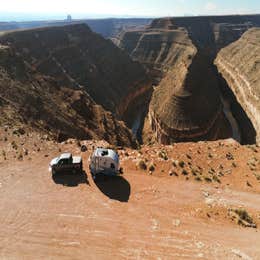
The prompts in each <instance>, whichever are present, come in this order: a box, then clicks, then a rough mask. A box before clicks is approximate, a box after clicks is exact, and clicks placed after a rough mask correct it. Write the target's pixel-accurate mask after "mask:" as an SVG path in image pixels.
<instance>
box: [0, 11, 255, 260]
mask: <svg viewBox="0 0 260 260" xmlns="http://www.w3.org/2000/svg"><path fill="white" fill-rule="evenodd" d="M259 18H260V15H252V16H217V17H183V18H177V17H175V18H162V19H155V20H153V21H152V23H151V24H150V25H149V26H146V27H144V26H143V25H142V26H141V27H142V28H140V27H138V28H137V27H136V26H134V27H135V28H131V29H129V26H126V27H124V28H123V29H124V30H123V32H121V33H120V34H118V35H116V34H117V32H118V31H120V30H121V29H120V28H121V25H120V26H119V27H117V26H116V27H113V28H114V29H112V31H110V29H109V30H108V29H107V28H110V24H109V22H108V24H107V25H104V26H103V27H102V26H101V25H100V26H101V29H100V30H101V31H102V30H103V32H102V35H103V36H105V37H106V38H107V39H105V38H104V37H103V36H102V35H100V34H98V33H97V32H93V31H92V30H91V29H90V27H88V26H87V25H86V24H85V23H83V24H78V23H72V24H67V23H66V24H63V25H66V26H54V27H53V26H52V27H48V26H47V27H44V28H33V29H31V28H30V29H28V28H26V29H25V28H23V29H21V28H20V29H19V30H14V31H0V148H1V150H0V195H1V196H0V223H1V224H0V239H1V244H0V258H3V259H21V258H25V259H46V258H50V259H53V258H57V259H60V258H61V259H63V258H64V259H72V258H73V259H259V256H260V247H259V241H260V236H259V225H260V196H259V194H260V185H259V184H260V147H259V145H258V144H259V136H260V135H259V130H260V129H259V109H260V107H259V98H260V92H259V89H260V88H259V83H260V81H259V79H260V77H259V76H260V75H259V72H260V68H259V62H260V57H259V48H260V29H259V28H257V27H259V24H260V21H259ZM93 22H94V21H93ZM103 22H104V23H105V21H102V22H100V23H101V24H102V23H103ZM49 25H50V24H49ZM55 25H57V24H55ZM59 25H62V23H61V24H59ZM113 26H114V25H113ZM40 27H41V25H40ZM131 27H132V26H131ZM0 28H1V24H0ZM102 28H103V29H102ZM115 28H116V29H115ZM96 30H97V29H96ZM105 34H106V35H105ZM116 44H117V45H118V46H119V47H120V48H118V47H117V46H116ZM220 139H221V140H220ZM257 143H258V144H257ZM242 144H243V145H242ZM97 147H104V148H112V149H114V150H116V151H117V153H118V155H119V158H120V167H121V169H120V172H121V173H122V174H120V175H118V176H113V177H112V176H102V175H100V176H97V178H96V179H93V178H92V175H91V172H90V170H89V158H90V156H91V155H92V153H93V150H95V149H96V148H97ZM65 152H71V153H73V155H76V156H81V157H82V162H83V172H82V173H79V174H73V173H71V172H68V173H66V172H64V173H61V174H60V175H56V176H52V175H51V173H50V172H48V166H49V163H50V161H51V160H52V158H55V157H57V156H59V155H60V154H61V153H65Z"/></svg>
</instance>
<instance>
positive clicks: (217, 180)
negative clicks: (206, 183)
mask: <svg viewBox="0 0 260 260" xmlns="http://www.w3.org/2000/svg"><path fill="white" fill-rule="evenodd" d="M212 179H213V181H215V182H218V183H220V182H221V181H220V179H219V178H218V177H217V176H216V175H213V177H212Z"/></svg>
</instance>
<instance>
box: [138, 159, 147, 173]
mask: <svg viewBox="0 0 260 260" xmlns="http://www.w3.org/2000/svg"><path fill="white" fill-rule="evenodd" d="M137 166H138V168H139V169H140V170H144V171H145V170H146V169H147V165H146V163H145V161H144V160H140V161H139V162H138V164H137Z"/></svg>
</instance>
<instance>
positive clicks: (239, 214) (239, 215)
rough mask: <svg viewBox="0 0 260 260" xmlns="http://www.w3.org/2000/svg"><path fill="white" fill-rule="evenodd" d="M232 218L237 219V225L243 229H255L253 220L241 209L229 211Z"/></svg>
mask: <svg viewBox="0 0 260 260" xmlns="http://www.w3.org/2000/svg"><path fill="white" fill-rule="evenodd" d="M229 211H230V212H231V214H232V215H233V217H235V218H236V219H237V224H239V225H241V226H244V227H253V228H256V227H257V226H256V224H255V223H254V220H253V218H252V217H251V216H250V215H249V213H248V212H247V211H246V210H245V209H242V208H239V209H229Z"/></svg>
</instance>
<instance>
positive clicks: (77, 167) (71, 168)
mask: <svg viewBox="0 0 260 260" xmlns="http://www.w3.org/2000/svg"><path fill="white" fill-rule="evenodd" d="M82 170H83V167H82V158H81V157H80V156H72V154H71V153H63V154H61V155H60V156H59V157H56V158H54V159H53V160H51V162H50V165H49V171H51V172H52V175H55V174H56V173H58V172H72V173H77V172H78V173H81V172H82Z"/></svg>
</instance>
